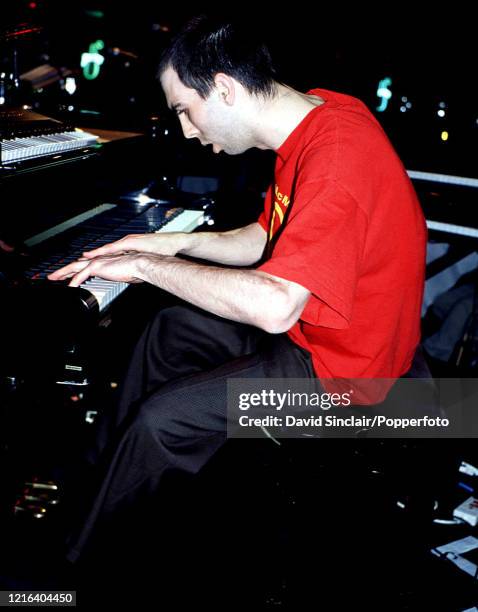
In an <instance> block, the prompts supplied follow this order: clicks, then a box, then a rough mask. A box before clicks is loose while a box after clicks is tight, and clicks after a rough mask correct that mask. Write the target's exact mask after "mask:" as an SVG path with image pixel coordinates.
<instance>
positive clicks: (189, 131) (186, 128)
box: [181, 115, 199, 138]
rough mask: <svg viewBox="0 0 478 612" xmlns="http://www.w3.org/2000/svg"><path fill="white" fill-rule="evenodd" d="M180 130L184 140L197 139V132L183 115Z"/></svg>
mask: <svg viewBox="0 0 478 612" xmlns="http://www.w3.org/2000/svg"><path fill="white" fill-rule="evenodd" d="M181 128H182V130H183V134H184V138H199V130H198V129H197V128H196V127H195V126H194V125H193V124H192V123H191V122H190V121H189V119H188V118H187V117H185V116H184V115H181Z"/></svg>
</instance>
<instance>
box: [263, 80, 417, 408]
mask: <svg viewBox="0 0 478 612" xmlns="http://www.w3.org/2000/svg"><path fill="white" fill-rule="evenodd" d="M309 94H313V95H318V96H320V97H321V98H322V99H324V100H325V102H324V103H323V104H322V105H319V106H317V107H316V108H314V109H313V110H311V111H310V112H309V113H308V114H307V116H306V117H305V118H304V119H303V120H302V121H301V123H300V124H299V125H298V126H297V127H296V128H295V129H294V130H293V131H292V133H291V134H290V135H289V136H288V138H287V139H286V141H285V142H284V143H283V144H282V145H281V147H280V148H279V150H278V151H277V160H276V167H275V186H274V194H275V197H274V199H273V198H272V193H273V190H272V186H271V188H270V189H269V191H268V193H267V196H266V200H265V206H264V212H263V213H262V214H261V216H260V218H259V220H258V221H259V223H260V225H261V226H262V227H263V228H264V229H265V230H266V231H267V232H269V227H270V216H271V208H272V206H271V204H272V202H274V208H273V211H274V212H273V215H274V219H273V223H272V235H274V234H275V233H276V232H277V231H278V229H279V228H280V227H281V224H282V222H283V219H284V214H285V213H286V211H287V208H288V206H291V209H290V211H289V212H288V217H286V223H285V225H284V227H283V228H281V234H279V235H278V239H277V242H276V243H275V246H274V249H273V252H272V255H271V257H270V259H269V260H268V261H266V262H265V263H263V264H262V265H260V266H259V267H258V269H259V270H262V271H264V272H268V273H269V274H273V275H274V276H278V277H280V278H284V279H286V280H289V281H294V282H296V283H299V284H300V285H302V286H303V287H305V288H307V289H308V290H309V291H310V292H311V296H310V298H309V300H308V302H307V304H306V306H305V308H304V310H303V312H302V314H301V316H300V319H299V321H298V322H297V323H296V324H295V325H294V326H293V327H292V328H291V329H290V330H289V332H288V334H289V336H290V337H291V339H292V340H293V341H294V342H295V343H296V344H298V345H300V346H302V347H304V348H305V349H307V350H308V351H310V353H311V355H312V359H313V364H314V369H315V371H316V374H317V376H318V377H319V378H374V379H375V378H397V377H399V376H401V375H402V374H404V373H405V372H406V371H407V370H408V369H409V368H410V365H411V361H412V358H413V355H414V352H415V349H416V347H417V344H418V343H419V340H420V313H421V304H422V297H423V287H424V280H425V276H424V274H425V251H426V240H427V232H426V224H425V220H424V216H423V213H422V210H421V207H420V204H419V202H418V199H417V196H416V194H415V191H414V188H413V186H412V183H411V181H410V179H409V177H408V175H407V174H406V171H405V168H404V167H403V164H402V162H401V161H400V159H399V158H398V156H397V154H396V152H395V150H394V149H393V147H392V145H391V143H390V141H389V140H388V138H387V136H386V135H385V133H384V132H383V130H382V128H381V127H380V125H379V123H378V121H377V120H376V119H375V118H374V117H373V115H372V114H371V113H370V111H369V110H368V109H367V108H366V106H365V105H364V104H363V103H362V102H360V101H359V100H357V99H356V98H353V97H350V96H347V95H344V94H339V93H335V92H331V91H327V90H322V89H314V90H312V91H310V92H309ZM294 180H295V186H294ZM292 191H293V192H294V193H293V195H292V196H291V194H292ZM291 197H292V199H293V202H292V203H290V199H291ZM324 386H326V385H324ZM326 388H327V386H326ZM356 400H358V401H357V403H374V402H375V401H377V397H374V398H372V397H369V398H368V399H367V398H366V397H364V398H362V400H363V401H360V400H359V399H358V398H356Z"/></svg>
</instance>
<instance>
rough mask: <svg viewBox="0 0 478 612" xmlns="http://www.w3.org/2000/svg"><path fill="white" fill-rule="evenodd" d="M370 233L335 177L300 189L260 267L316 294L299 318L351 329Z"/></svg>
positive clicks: (351, 198)
mask: <svg viewBox="0 0 478 612" xmlns="http://www.w3.org/2000/svg"><path fill="white" fill-rule="evenodd" d="M366 233H367V217H366V215H365V213H364V212H363V210H362V209H361V208H360V207H359V206H358V204H357V202H356V201H355V199H354V198H353V197H352V196H351V195H350V194H349V193H348V192H347V191H346V190H345V189H344V188H342V187H341V186H340V184H338V183H337V182H335V181H333V180H331V179H321V180H317V181H312V182H308V183H305V184H303V185H301V186H300V187H298V188H297V190H296V194H295V197H294V202H293V203H292V209H291V211H290V213H289V218H288V220H287V222H286V225H285V227H284V228H283V230H282V233H281V234H280V236H279V238H278V240H277V242H276V244H275V246H274V250H273V252H272V256H271V258H270V259H269V260H268V261H266V262H265V263H263V264H262V265H261V266H260V267H259V268H258V270H261V271H263V272H267V273H268V274H272V275H274V276H278V277H280V278H283V279H285V280H289V281H292V282H295V283H298V284H300V285H302V286H303V287H305V288H306V289H308V290H309V291H310V292H311V296H310V298H309V300H308V302H307V304H306V306H305V308H304V310H303V312H302V314H301V317H300V319H301V320H302V321H305V322H307V323H310V324H312V325H317V326H319V325H320V326H323V327H330V328H336V329H346V328H347V327H348V326H349V323H350V321H351V317H352V311H353V305H354V296H355V292H356V288H357V283H358V279H359V275H360V267H361V261H362V254H363V250H364V245H365V239H366Z"/></svg>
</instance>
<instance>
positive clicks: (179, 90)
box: [161, 68, 253, 155]
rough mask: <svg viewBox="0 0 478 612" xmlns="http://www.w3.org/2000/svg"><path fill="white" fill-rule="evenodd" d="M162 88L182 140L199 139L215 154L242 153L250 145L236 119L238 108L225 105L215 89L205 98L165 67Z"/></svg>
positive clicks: (174, 72)
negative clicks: (179, 127) (175, 115)
mask: <svg viewBox="0 0 478 612" xmlns="http://www.w3.org/2000/svg"><path fill="white" fill-rule="evenodd" d="M161 85H162V88H163V91H164V94H165V96H166V101H167V103H168V106H169V108H171V109H172V110H174V111H175V112H176V114H177V116H178V117H179V121H180V123H181V128H182V130H183V134H184V137H185V138H199V140H200V142H201V144H202V145H209V144H210V145H212V148H213V151H214V153H219V152H220V151H224V152H225V153H228V154H229V155H237V154H238V153H243V152H244V151H246V150H247V149H249V148H250V147H252V146H253V144H251V142H250V138H248V136H247V134H246V130H244V129H241V127H240V125H239V122H238V120H237V112H236V111H237V109H235V108H234V106H231V105H229V104H226V102H225V101H224V99H223V98H222V97H221V93H220V92H219V90H218V89H217V88H214V89H213V90H212V92H211V94H210V95H209V97H208V98H207V99H203V98H201V96H200V95H199V94H198V93H197V91H196V90H195V89H190V88H189V87H186V86H185V85H183V83H181V81H180V80H179V77H178V75H177V74H176V71H175V70H173V69H172V68H167V69H166V70H165V71H164V72H163V74H162V75H161Z"/></svg>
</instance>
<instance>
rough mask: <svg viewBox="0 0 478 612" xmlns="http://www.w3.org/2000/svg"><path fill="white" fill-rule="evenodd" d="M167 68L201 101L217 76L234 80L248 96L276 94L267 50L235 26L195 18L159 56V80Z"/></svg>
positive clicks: (218, 20) (228, 22)
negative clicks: (220, 74)
mask: <svg viewBox="0 0 478 612" xmlns="http://www.w3.org/2000/svg"><path fill="white" fill-rule="evenodd" d="M169 67H171V68H173V69H174V71H175V72H176V74H177V75H178V77H179V79H180V81H181V82H182V83H183V85H185V86H186V87H190V88H191V89H195V90H196V91H197V92H198V94H199V95H200V96H201V97H202V98H204V99H205V98H207V97H208V95H209V94H210V93H211V90H212V89H213V86H214V77H215V75H216V74H217V73H218V72H223V73H224V74H227V75H229V76H231V77H233V78H234V79H236V81H238V82H239V83H241V85H243V87H245V89H246V90H247V91H248V92H249V93H251V94H256V95H263V96H273V95H274V93H275V85H276V79H275V74H276V71H275V68H274V66H273V63H272V59H271V56H270V53H269V50H268V48H267V46H266V45H265V44H264V43H263V42H261V41H259V40H258V39H257V38H256V37H255V36H254V34H253V33H252V32H251V31H250V30H249V29H248V30H245V29H243V27H241V25H240V24H239V23H238V22H232V21H229V20H220V19H217V18H216V19H215V18H211V17H207V16H205V15H200V16H198V17H194V18H193V19H191V20H190V21H189V22H188V23H187V24H186V25H185V26H184V27H183V28H182V30H181V31H180V32H179V34H178V35H177V36H176V37H175V38H174V40H173V41H172V43H171V45H170V46H169V47H168V49H166V50H165V51H164V53H163V54H162V56H161V59H160V63H159V69H158V78H159V77H160V76H161V75H162V73H163V72H164V71H165V70H166V69H167V68H169Z"/></svg>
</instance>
